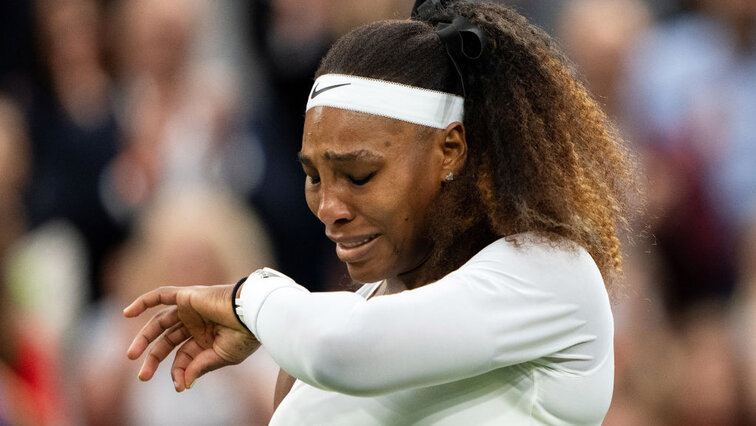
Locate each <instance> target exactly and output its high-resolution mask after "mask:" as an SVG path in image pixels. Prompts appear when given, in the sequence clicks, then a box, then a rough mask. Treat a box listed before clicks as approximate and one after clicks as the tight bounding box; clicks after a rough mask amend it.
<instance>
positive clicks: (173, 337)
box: [139, 323, 190, 380]
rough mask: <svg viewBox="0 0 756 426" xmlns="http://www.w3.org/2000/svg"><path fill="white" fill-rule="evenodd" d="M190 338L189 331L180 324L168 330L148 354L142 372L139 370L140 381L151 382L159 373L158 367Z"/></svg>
mask: <svg viewBox="0 0 756 426" xmlns="http://www.w3.org/2000/svg"><path fill="white" fill-rule="evenodd" d="M189 337H190V334H189V331H188V330H187V329H186V327H184V324H182V323H178V324H176V325H174V326H173V327H171V328H170V329H168V330H167V331H166V332H165V333H163V335H162V336H161V337H160V338H159V339H158V340H157V341H156V342H155V344H154V345H152V349H151V350H150V351H149V352H148V353H147V357H145V359H144V363H143V364H142V368H141V370H139V379H140V380H150V379H151V378H152V375H153V374H155V371H157V368H158V366H159V365H160V363H161V362H163V360H164V359H165V358H166V357H167V356H168V354H170V353H171V351H173V348H175V347H176V346H178V345H179V344H181V342H183V341H184V340H186V339H188V338H189Z"/></svg>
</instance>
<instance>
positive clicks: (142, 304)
mask: <svg viewBox="0 0 756 426" xmlns="http://www.w3.org/2000/svg"><path fill="white" fill-rule="evenodd" d="M180 289H181V287H160V288H157V289H155V290H152V291H150V292H148V293H145V294H143V295H141V296H139V297H137V298H136V300H134V301H133V302H131V304H130V305H129V306H127V307H126V308H125V309H124V310H123V315H124V316H125V317H126V318H133V317H136V316H138V315H139V314H141V313H142V312H144V311H145V310H147V309H149V308H151V307H153V306H157V305H175V304H176V294H178V292H179V290H180Z"/></svg>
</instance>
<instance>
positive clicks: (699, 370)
mask: <svg viewBox="0 0 756 426" xmlns="http://www.w3.org/2000/svg"><path fill="white" fill-rule="evenodd" d="M412 3H413V1H412V0H372V1H370V2H356V1H348V0H252V1H243V0H219V1H208V0H35V1H28V0H3V1H2V2H0V324H1V325H0V426H5V425H169V424H176V425H262V424H267V420H268V419H269V417H270V415H271V411H272V394H273V391H272V390H273V386H274V382H275V376H276V373H277V367H276V366H275V364H274V363H273V362H272V360H270V358H269V357H268V356H267V355H266V354H265V353H264V352H262V351H261V352H260V353H257V354H255V355H253V356H252V357H251V358H250V359H249V360H248V361H245V363H243V364H241V365H240V366H237V367H233V368H229V369H225V370H223V371H220V372H218V373H216V374H213V375H209V376H206V377H203V378H202V379H201V380H200V382H198V386H196V387H195V388H194V389H192V390H191V391H189V392H184V393H183V394H180V395H179V394H176V393H175V392H174V391H173V388H172V385H171V382H170V378H169V373H168V369H167V368H161V370H159V371H158V373H157V375H156V379H154V380H153V381H152V382H149V383H140V382H138V380H137V379H136V374H137V371H138V368H139V363H135V362H129V361H127V359H126V356H125V352H126V347H127V345H128V341H129V339H130V336H132V335H133V334H134V333H135V331H136V330H137V329H138V328H140V327H141V325H142V324H143V322H140V321H136V320H132V321H125V320H124V319H123V318H122V316H121V309H122V308H123V307H124V306H125V305H126V304H127V303H128V302H129V301H130V300H131V299H133V298H134V297H135V296H136V295H138V294H140V293H142V292H144V291H147V290H149V289H152V288H154V287H157V286H159V285H165V284H174V285H193V284H206V283H231V282H235V281H236V280H238V279H239V278H240V277H242V276H245V275H247V274H248V273H249V272H250V271H252V270H254V269H256V268H258V267H261V266H263V265H268V266H275V267H278V268H280V269H281V270H283V271H285V272H286V273H287V274H289V275H290V276H292V277H293V278H294V279H296V280H297V281H298V282H300V283H302V284H304V285H306V286H307V287H309V288H310V289H311V290H313V291H321V290H332V289H342V288H345V287H346V286H348V285H349V279H348V277H347V276H346V274H345V271H344V269H343V268H342V266H341V265H339V263H338V262H337V261H336V260H335V257H334V255H333V252H334V250H333V248H332V246H331V244H329V243H328V242H327V241H326V240H325V238H324V236H323V229H322V227H321V226H320V225H319V222H318V221H317V219H316V218H315V217H314V216H312V215H311V214H310V212H309V210H308V209H307V206H306V204H305V201H304V196H303V192H302V186H303V185H302V182H303V178H304V175H303V173H302V172H301V168H300V166H299V164H298V162H297V159H296V152H297V151H298V150H299V145H300V136H301V129H302V124H303V118H304V106H305V103H306V96H307V93H308V92H309V88H310V85H311V83H312V75H313V73H314V71H315V68H316V67H317V64H318V61H319V59H320V57H321V56H322V55H323V54H324V53H325V51H326V50H327V48H328V46H329V45H330V44H331V43H332V42H333V41H334V40H335V39H336V38H337V37H338V36H340V35H342V34H344V33H345V32H347V31H348V30H349V29H351V28H353V27H355V26H357V25H360V24H363V23H366V22H370V21H373V20H377V19H384V18H404V17H406V16H408V15H409V10H410V8H411V6H412ZM505 3H507V4H510V5H513V6H514V7H516V8H517V9H518V10H519V11H520V12H521V13H523V14H524V15H525V16H527V17H528V18H529V19H530V20H531V21H533V22H535V23H537V24H539V25H540V26H542V27H544V28H545V29H546V30H547V31H549V32H550V33H551V34H552V35H553V36H554V37H555V38H556V39H557V40H558V42H559V43H560V44H561V46H562V47H563V48H564V49H565V51H566V52H567V53H568V55H569V56H570V58H571V59H572V60H573V61H574V63H575V65H576V67H577V69H578V72H579V73H580V75H581V77H582V78H583V79H584V82H585V84H586V85H587V86H588V87H589V88H590V90H591V91H592V93H593V94H594V95H595V97H596V98H597V99H598V100H599V101H600V103H601V104H602V105H604V107H605V109H606V111H607V112H608V113H609V114H610V115H611V117H612V118H613V119H614V120H615V121H616V122H617V124H618V126H619V127H620V129H621V130H622V132H623V133H624V135H625V137H626V139H627V144H628V146H629V148H630V149H631V150H632V151H633V152H634V153H636V155H637V158H638V161H639V167H640V169H641V170H642V175H641V177H640V181H641V184H642V185H643V186H644V191H645V192H646V198H647V199H646V207H645V215H644V216H643V217H638V218H635V219H634V221H635V226H636V232H635V235H633V236H628V238H627V245H626V247H627V249H628V256H627V259H626V262H625V266H624V271H625V277H624V279H623V281H622V282H621V283H619V284H618V286H617V288H616V289H615V291H614V299H615V300H614V312H615V322H616V338H615V345H616V385H615V391H614V398H613V404H612V407H611V409H610V411H609V414H608V416H607V418H606V422H605V424H606V425H618V426H624V425H694V426H695V425H755V424H756V1H754V0H663V1H651V0H522V1H507V2H505Z"/></svg>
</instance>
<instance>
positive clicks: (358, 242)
mask: <svg viewBox="0 0 756 426" xmlns="http://www.w3.org/2000/svg"><path fill="white" fill-rule="evenodd" d="M380 236H381V235H380V234H373V235H367V236H360V237H355V238H345V239H342V240H340V241H336V255H337V256H338V257H339V259H341V261H342V262H346V263H355V262H358V261H360V260H363V259H364V258H365V257H366V256H367V255H368V254H369V251H370V248H371V247H372V246H373V244H372V243H373V241H375V240H376V238H378V237H380Z"/></svg>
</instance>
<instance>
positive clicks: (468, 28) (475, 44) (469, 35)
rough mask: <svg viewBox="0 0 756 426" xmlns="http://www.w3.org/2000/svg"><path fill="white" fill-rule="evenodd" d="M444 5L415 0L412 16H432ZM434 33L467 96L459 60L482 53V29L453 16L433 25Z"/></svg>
mask: <svg viewBox="0 0 756 426" xmlns="http://www.w3.org/2000/svg"><path fill="white" fill-rule="evenodd" d="M444 7H445V5H444V3H443V1H442V0H417V1H415V5H414V6H413V7H412V15H411V16H412V18H413V19H421V16H433V14H434V13H437V12H441V11H442V10H443V9H444ZM435 30H436V34H438V36H439V38H441V42H442V43H443V44H444V48H445V49H446V54H447V56H449V59H450V60H451V63H452V65H454V69H455V70H456V71H457V74H458V75H459V81H460V83H461V84H462V95H463V96H464V97H465V98H467V91H466V89H465V77H464V75H463V74H462V70H461V69H460V67H459V63H460V62H461V61H474V60H476V59H478V58H480V56H481V55H482V54H483V49H484V48H485V46H486V37H485V34H483V31H481V30H480V28H478V27H477V26H476V25H475V24H473V23H472V22H470V21H469V20H468V19H467V18H465V17H464V16H455V17H454V19H452V21H451V22H448V21H441V22H439V23H438V24H436V26H435Z"/></svg>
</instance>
